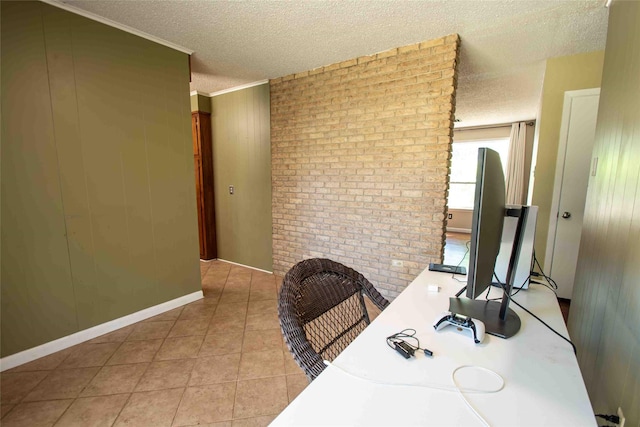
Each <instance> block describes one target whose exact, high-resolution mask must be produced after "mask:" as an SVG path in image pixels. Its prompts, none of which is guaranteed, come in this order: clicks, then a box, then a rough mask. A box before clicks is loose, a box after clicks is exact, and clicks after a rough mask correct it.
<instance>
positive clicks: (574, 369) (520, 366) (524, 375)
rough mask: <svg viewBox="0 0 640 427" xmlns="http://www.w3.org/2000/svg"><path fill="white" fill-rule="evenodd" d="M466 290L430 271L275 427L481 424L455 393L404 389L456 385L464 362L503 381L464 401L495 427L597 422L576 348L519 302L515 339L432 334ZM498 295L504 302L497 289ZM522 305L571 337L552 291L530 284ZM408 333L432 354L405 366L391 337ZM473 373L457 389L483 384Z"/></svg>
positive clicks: (494, 292) (488, 384) (482, 377)
mask: <svg viewBox="0 0 640 427" xmlns="http://www.w3.org/2000/svg"><path fill="white" fill-rule="evenodd" d="M458 277H461V276H458ZM428 285H438V286H440V288H441V289H440V292H438V293H434V292H429V291H428V289H427V287H428ZM462 286H463V284H462V283H460V282H458V281H456V280H454V279H452V278H451V275H450V274H445V273H435V272H430V271H428V270H425V271H423V272H422V273H421V274H420V275H419V276H418V277H417V278H416V279H415V280H414V281H413V282H412V283H411V285H409V286H408V287H407V289H406V290H405V291H404V292H402V294H400V296H398V297H397V298H396V300H395V301H394V302H393V303H392V304H391V305H390V306H389V307H387V309H386V310H384V311H383V312H382V313H381V314H380V315H379V316H378V317H377V318H376V319H375V320H374V321H373V322H372V323H371V325H370V326H369V327H367V329H365V330H364V331H363V332H362V333H361V334H360V335H359V336H358V338H356V340H354V341H353V343H351V345H350V346H349V347H347V348H346V349H345V350H344V351H343V352H342V353H341V354H340V356H338V357H337V358H336V360H335V361H334V365H335V367H334V366H329V367H327V369H325V370H324V372H323V373H322V374H321V375H320V376H319V377H318V378H316V380H314V381H313V382H312V383H311V384H310V385H309V386H308V387H307V388H306V389H305V390H304V391H303V392H302V393H301V394H300V395H299V396H298V397H297V398H296V399H295V400H294V401H293V402H291V404H290V405H289V406H288V407H287V408H286V409H285V410H284V411H283V412H282V413H281V414H280V415H279V416H278V417H277V418H276V419H275V420H274V422H273V424H272V425H274V426H278V425H394V426H400V425H425V424H429V425H438V426H440V425H458V426H459V425H465V426H466V425H470V426H479V425H482V423H481V421H480V420H479V419H478V418H477V417H476V416H475V415H474V414H473V412H472V411H471V410H470V409H469V408H468V407H467V406H466V404H465V402H464V401H463V399H462V398H461V397H460V396H459V395H458V394H457V393H456V392H455V391H446V390H438V389H434V388H430V387H423V386H406V385H398V384H416V385H421V384H422V385H425V384H432V385H443V386H452V385H453V383H452V378H451V375H452V373H453V371H454V369H456V368H457V367H459V366H462V365H474V366H480V367H484V368H488V369H491V370H492V371H494V372H496V373H498V374H499V375H501V376H502V378H503V379H504V383H505V385H504V389H503V390H502V391H500V392H498V393H494V394H469V393H466V394H465V396H466V398H467V400H468V401H469V403H470V404H471V405H473V407H474V408H475V409H476V410H477V411H478V412H479V413H480V414H481V415H482V417H483V418H484V419H485V420H486V421H487V422H488V423H489V425H491V426H513V425H518V426H525V425H531V426H541V425H565V426H574V425H575V426H587V425H596V422H595V418H594V416H593V410H592V408H591V403H590V402H589V398H588V395H587V391H586V388H585V385H584V381H583V379H582V375H581V373H580V369H579V368H578V363H577V360H576V357H575V356H574V354H573V350H572V348H571V346H570V345H569V344H568V343H567V342H566V341H564V340H562V339H561V338H559V337H558V336H556V335H555V334H554V333H553V332H551V331H550V330H548V329H547V328H546V327H545V326H544V325H542V324H541V323H540V322H538V321H537V320H536V319H534V318H532V317H531V316H530V315H529V314H527V313H526V312H524V311H523V310H522V309H520V308H519V307H518V306H516V305H515V304H511V308H512V309H513V310H514V311H516V312H517V313H518V315H519V316H520V319H521V321H522V327H521V329H520V331H519V332H518V334H516V335H515V336H514V337H512V338H509V339H508V340H503V339H500V338H497V337H494V336H491V335H487V336H486V338H485V341H484V342H483V343H482V344H479V345H476V344H473V341H472V338H471V336H470V335H469V334H468V333H467V332H466V331H462V332H460V331H457V330H456V329H455V328H453V327H447V328H445V329H442V330H441V331H439V332H436V331H434V329H433V327H432V323H433V320H434V319H435V317H436V316H437V315H439V314H440V313H441V312H443V311H446V310H447V309H448V307H449V297H450V296H453V295H454V294H455V292H457V291H458V290H459V289H460V288H461V287H462ZM491 294H492V296H495V297H497V296H500V295H501V293H500V291H499V290H497V289H494V290H492V291H491ZM514 299H515V300H516V301H518V302H519V303H520V304H522V305H523V306H525V307H526V308H528V309H529V310H531V311H532V312H533V313H535V314H536V315H538V316H539V317H540V318H542V319H543V320H545V321H546V322H547V323H548V324H549V325H551V326H552V327H553V328H554V329H556V330H557V331H558V332H559V333H561V334H563V335H565V336H568V333H567V329H566V326H565V324H564V320H563V319H562V314H561V312H560V308H559V306H558V302H557V300H556V298H555V295H554V294H553V293H552V292H551V291H550V290H549V289H547V288H545V287H543V286H541V285H532V286H531V287H530V289H529V290H527V291H522V292H520V293H518V294H517V295H516V296H515V297H514ZM405 328H413V329H415V330H416V331H417V334H416V336H417V337H418V338H419V339H420V344H421V347H426V348H428V349H429V350H431V351H433V357H426V356H424V355H423V354H419V355H418V356H417V357H413V358H411V359H408V360H407V359H404V358H403V357H401V356H400V355H399V354H397V353H396V352H395V351H394V350H392V349H391V348H389V347H388V346H387V344H386V340H385V338H386V337H387V336H389V335H391V334H393V333H396V332H399V331H401V330H403V329H405ZM338 368H339V369H338ZM344 371H346V372H348V373H349V374H353V375H354V376H352V375H349V374H348V373H345V372H344ZM475 372H479V371H475ZM469 373H473V372H471V370H468V371H467V372H466V373H465V374H464V375H463V372H462V371H459V375H456V378H457V379H458V382H460V383H461V386H463V387H464V386H467V387H472V386H473V385H476V386H478V384H477V383H475V384H474V383H473V382H474V378H472V377H474V375H469ZM485 380H487V381H488V382H485ZM475 381H480V382H482V384H484V385H481V386H480V387H483V388H487V387H493V386H495V385H496V383H497V381H496V380H495V379H493V378H491V377H490V376H489V375H487V374H482V373H478V374H477V376H476V378H475Z"/></svg>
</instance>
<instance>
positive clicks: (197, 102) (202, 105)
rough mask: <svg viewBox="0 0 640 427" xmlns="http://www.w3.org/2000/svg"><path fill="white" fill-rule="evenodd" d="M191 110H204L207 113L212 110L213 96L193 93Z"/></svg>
mask: <svg viewBox="0 0 640 427" xmlns="http://www.w3.org/2000/svg"><path fill="white" fill-rule="evenodd" d="M190 101H191V111H204V112H205V113H210V112H211V98H209V97H208V96H204V95H200V94H195V95H191V99H190Z"/></svg>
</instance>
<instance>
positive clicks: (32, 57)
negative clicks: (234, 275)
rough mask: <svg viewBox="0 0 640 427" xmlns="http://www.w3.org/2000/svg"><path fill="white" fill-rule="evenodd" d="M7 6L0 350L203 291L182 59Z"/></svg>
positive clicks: (49, 12) (99, 29)
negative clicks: (0, 339) (0, 329)
mask: <svg viewBox="0 0 640 427" xmlns="http://www.w3.org/2000/svg"><path fill="white" fill-rule="evenodd" d="M1 8H2V9H1V19H2V22H1V24H2V27H1V28H2V34H1V36H2V38H1V40H2V58H1V59H2V78H1V84H2V112H3V117H2V120H3V122H2V160H1V162H2V164H1V168H2V171H1V174H2V175H1V177H2V189H1V191H2V202H1V215H2V236H1V254H2V262H1V280H2V302H1V304H2V306H1V309H2V342H1V346H2V351H1V355H2V356H3V357H4V356H7V355H10V354H14V353H16V352H19V351H22V350H25V349H28V348H31V347H34V346H37V345H40V344H43V343H46V342H48V341H51V340H54V339H57V338H60V337H63V336H65V335H68V334H71V333H74V332H77V331H79V330H82V329H86V328H89V327H91V326H95V325H98V324H100V323H104V322H106V321H109V320H113V319H116V318H119V317H122V316H124V315H127V314H130V313H133V312H136V311H139V310H141V309H144V308H147V307H150V306H153V305H156V304H159V303H161V302H165V301H168V300H171V299H174V298H177V297H180V296H182V295H186V294H189V293H192V292H195V291H198V290H200V289H201V287H200V275H199V268H198V235H197V217H196V204H195V188H194V171H193V154H192V143H191V126H190V106H189V95H188V93H189V69H188V63H187V57H186V55H185V54H183V53H180V52H177V51H174V50H172V49H169V48H166V47H164V46H161V45H158V44H155V43H152V42H150V41H148V40H144V39H141V38H138V37H136V36H133V35H131V34H128V33H125V32H122V31H120V30H116V29H114V28H111V27H107V26H105V25H102V24H99V23H97V22H94V21H91V20H89V19H86V18H83V17H80V16H77V15H74V14H71V13H69V12H66V11H63V10H60V9H58V8H55V7H52V6H49V5H46V4H44V3H39V2H7V1H3V2H1Z"/></svg>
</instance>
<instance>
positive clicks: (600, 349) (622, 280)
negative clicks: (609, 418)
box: [569, 1, 640, 426]
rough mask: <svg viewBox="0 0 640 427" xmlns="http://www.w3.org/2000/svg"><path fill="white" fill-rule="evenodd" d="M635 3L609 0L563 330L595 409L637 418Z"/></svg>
mask: <svg viewBox="0 0 640 427" xmlns="http://www.w3.org/2000/svg"><path fill="white" fill-rule="evenodd" d="M638 46H640V2H626V1H614V2H613V4H612V5H611V8H610V10H609V26H608V32H607V46H606V50H605V58H604V70H603V72H602V88H601V90H600V105H599V108H598V122H597V126H596V137H595V145H594V150H593V155H594V156H595V157H598V170H597V173H596V176H595V177H591V178H590V179H591V182H590V184H589V190H588V193H587V202H586V205H585V206H586V209H585V216H584V223H583V229H582V239H581V242H580V255H579V260H578V269H577V272H576V282H575V285H574V290H573V299H572V301H571V311H570V314H569V332H570V333H571V338H572V339H573V341H574V342H575V344H576V346H577V347H578V362H579V363H580V367H581V369H582V373H583V375H584V378H585V383H586V385H587V390H588V391H589V396H590V398H591V402H592V404H593V409H594V411H595V412H596V413H606V414H615V413H616V411H617V408H618V407H622V409H623V411H624V414H625V416H626V423H625V425H627V426H638V425H640V262H639V260H640V55H639V54H638V52H639V49H638Z"/></svg>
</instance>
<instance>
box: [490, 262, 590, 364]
mask: <svg viewBox="0 0 640 427" xmlns="http://www.w3.org/2000/svg"><path fill="white" fill-rule="evenodd" d="M494 276H495V278H496V279H497V280H498V284H500V286H502V291H503V292H506V286H505V284H504V283H502V282H501V281H500V279H498V276H496V275H495V273H494ZM513 295H515V294H512V295H511V296H513ZM511 301H512V302H513V303H515V304H516V305H517V306H518V307H520V308H521V309H523V310H524V311H526V312H527V313H529V314H530V315H531V316H533V317H535V318H536V319H537V320H538V321H539V322H540V323H542V324H543V325H544V326H546V327H547V328H549V329H550V330H551V332H553V333H554V334H556V335H557V336H559V337H560V338H562V339H563V340H565V341H566V342H568V343H569V344H571V347H573V353H574V354H575V355H576V356H577V355H578V350H577V349H576V346H575V345H574V344H573V343H572V342H571V340H570V339H569V338H567V337H565V336H564V335H562V334H560V332H558V331H556V330H555V329H553V328H552V327H551V326H549V325H548V324H547V323H546V322H545V321H544V320H542V319H541V318H539V317H538V316H536V315H535V314H533V313H532V312H531V311H529V310H528V309H527V308H526V307H524V306H523V305H522V304H520V303H519V302H518V301H516V300H514V299H511Z"/></svg>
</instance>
